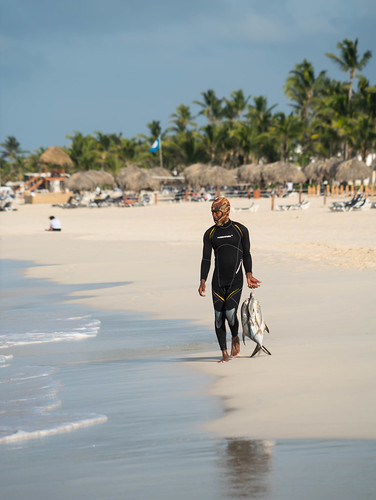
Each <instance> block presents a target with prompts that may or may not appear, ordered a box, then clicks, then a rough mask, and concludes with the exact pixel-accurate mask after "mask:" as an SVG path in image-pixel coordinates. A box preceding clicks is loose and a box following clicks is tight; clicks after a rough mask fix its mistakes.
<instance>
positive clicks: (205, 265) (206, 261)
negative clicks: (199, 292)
mask: <svg viewBox="0 0 376 500" xmlns="http://www.w3.org/2000/svg"><path fill="white" fill-rule="evenodd" d="M209 233H210V231H209V230H207V231H206V232H205V234H204V247H203V250H202V260H201V272H200V279H202V280H205V281H206V278H207V277H208V274H209V269H210V262H211V252H212V244H211V242H210V238H209Z"/></svg>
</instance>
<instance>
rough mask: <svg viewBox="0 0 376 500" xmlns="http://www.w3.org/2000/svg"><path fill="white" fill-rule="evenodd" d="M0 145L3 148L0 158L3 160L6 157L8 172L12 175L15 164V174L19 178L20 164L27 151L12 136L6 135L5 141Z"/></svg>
mask: <svg viewBox="0 0 376 500" xmlns="http://www.w3.org/2000/svg"><path fill="white" fill-rule="evenodd" d="M0 146H1V147H2V148H3V151H1V158H2V159H3V160H5V159H7V160H8V163H9V174H10V175H13V170H14V166H15V165H16V164H17V165H18V168H17V171H18V172H17V176H18V178H19V179H20V180H21V171H20V167H21V166H22V161H21V162H20V160H22V159H23V155H24V154H25V153H27V151H24V150H23V149H21V144H20V143H19V142H18V141H17V139H16V138H15V137H14V136H8V137H7V138H6V139H5V142H3V143H1V144H0Z"/></svg>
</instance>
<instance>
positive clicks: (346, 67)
mask: <svg viewBox="0 0 376 500" xmlns="http://www.w3.org/2000/svg"><path fill="white" fill-rule="evenodd" d="M337 49H339V50H340V52H341V54H340V56H336V55H335V54H332V53H330V52H328V53H326V54H325V55H326V56H327V57H329V59H331V60H332V61H334V62H335V63H336V64H337V65H338V66H339V67H340V68H341V70H342V71H344V72H345V73H349V75H350V87H349V102H350V101H351V97H352V94H353V82H354V77H355V72H356V71H357V70H358V71H361V70H362V69H363V68H364V66H366V64H367V63H368V61H369V60H370V59H371V57H372V52H371V51H370V50H367V51H366V52H364V54H363V55H362V57H361V58H359V54H358V39H357V38H356V40H355V42H352V41H351V40H348V39H347V38H346V39H345V40H343V42H338V43H337Z"/></svg>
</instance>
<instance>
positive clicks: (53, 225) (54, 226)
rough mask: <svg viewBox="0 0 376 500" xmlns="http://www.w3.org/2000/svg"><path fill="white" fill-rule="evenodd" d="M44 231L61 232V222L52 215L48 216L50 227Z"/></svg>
mask: <svg viewBox="0 0 376 500" xmlns="http://www.w3.org/2000/svg"><path fill="white" fill-rule="evenodd" d="M46 231H61V222H60V220H59V219H58V218H57V217H55V216H54V215H50V227H49V229H46Z"/></svg>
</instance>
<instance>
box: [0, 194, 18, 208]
mask: <svg viewBox="0 0 376 500" xmlns="http://www.w3.org/2000/svg"><path fill="white" fill-rule="evenodd" d="M12 202H13V198H11V197H10V196H8V195H0V212H13V211H16V210H17V208H14V207H13V206H12Z"/></svg>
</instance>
